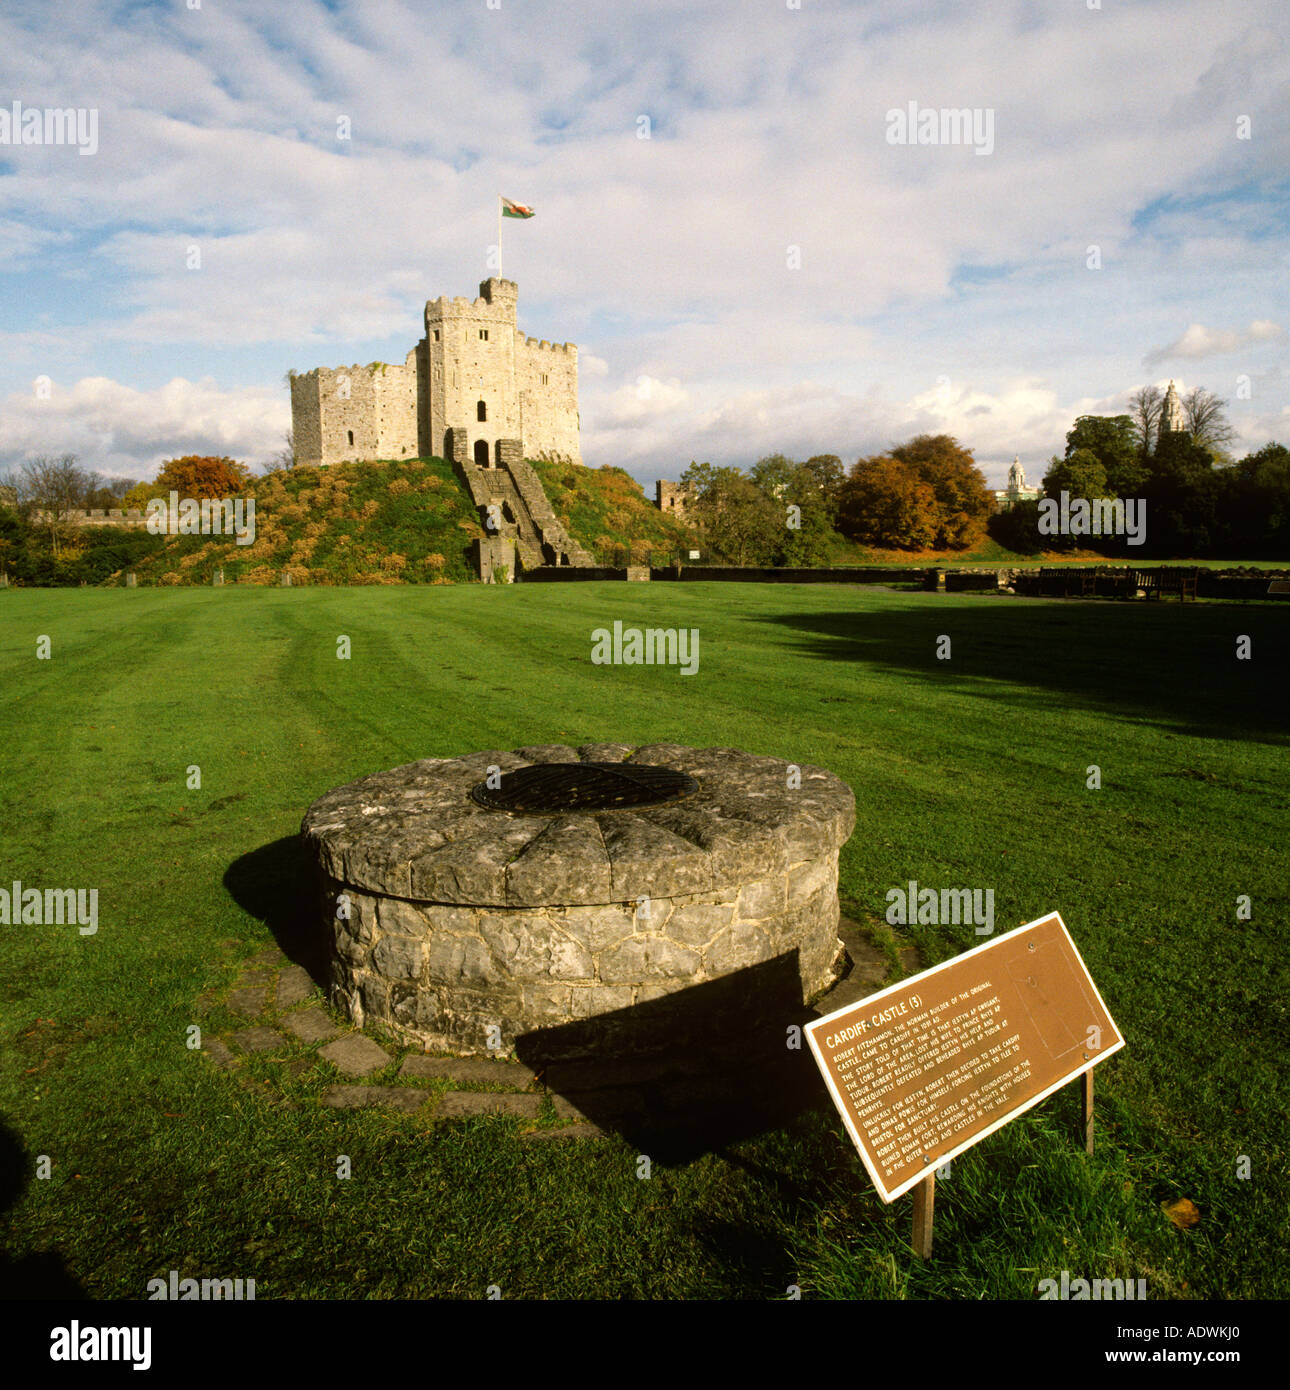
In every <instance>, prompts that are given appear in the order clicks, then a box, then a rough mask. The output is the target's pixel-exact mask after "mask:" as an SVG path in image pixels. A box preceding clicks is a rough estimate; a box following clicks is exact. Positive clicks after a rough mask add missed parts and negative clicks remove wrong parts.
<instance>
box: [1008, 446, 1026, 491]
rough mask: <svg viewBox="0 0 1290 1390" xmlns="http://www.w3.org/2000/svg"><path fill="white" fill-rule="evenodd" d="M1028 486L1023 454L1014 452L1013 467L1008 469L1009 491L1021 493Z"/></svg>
mask: <svg viewBox="0 0 1290 1390" xmlns="http://www.w3.org/2000/svg"><path fill="white" fill-rule="evenodd" d="M1025 486H1026V470H1025V469H1024V468H1023V467H1022V466H1021V455H1020V454H1013V456H1012V467H1011V468H1009V469H1008V491H1009V492H1010V493H1012V494H1014V495H1019V494H1020V493H1021V492H1022V491H1023V490H1024V489H1025Z"/></svg>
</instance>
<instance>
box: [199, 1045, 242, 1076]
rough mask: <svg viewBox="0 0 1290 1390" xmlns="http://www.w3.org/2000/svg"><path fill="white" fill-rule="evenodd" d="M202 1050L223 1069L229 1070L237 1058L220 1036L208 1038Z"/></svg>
mask: <svg viewBox="0 0 1290 1390" xmlns="http://www.w3.org/2000/svg"><path fill="white" fill-rule="evenodd" d="M202 1051H203V1052H204V1053H205V1054H206V1055H207V1056H208V1057H209V1058H210V1059H211V1061H212V1062H213V1063H214V1064H215V1066H217V1067H219V1069H220V1070H221V1071H227V1070H228V1068H229V1067H231V1066H232V1065H233V1063H234V1062H235V1061H236V1060H237V1059H236V1058H235V1057H234V1056H233V1054H232V1052H231V1051H230V1050H229V1048H228V1046H227V1044H225V1043H222V1042H221V1041H220V1040H219V1039H218V1038H208V1039H207V1040H206V1042H204V1043H203V1044H202Z"/></svg>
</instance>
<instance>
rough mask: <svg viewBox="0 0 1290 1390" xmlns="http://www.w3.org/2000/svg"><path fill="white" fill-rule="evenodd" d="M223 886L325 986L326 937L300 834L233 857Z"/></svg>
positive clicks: (292, 957)
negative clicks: (315, 900)
mask: <svg viewBox="0 0 1290 1390" xmlns="http://www.w3.org/2000/svg"><path fill="white" fill-rule="evenodd" d="M224 887H225V888H226V889H228V892H229V895H230V896H231V897H232V899H233V901H234V902H235V903H237V905H238V907H240V908H241V909H242V910H243V911H244V912H249V913H250V914H251V916H252V917H256V918H258V919H259V920H260V921H261V922H263V923H264V924H265V926H267V927H268V928H269V930H270V931H271V932H272V933H273V936H274V939H275V940H276V941H277V943H278V945H279V947H280V948H281V949H282V951H283V953H284V954H285V955H286V956H288V957H289V958H290V959H291V960H293V961H294V962H295V963H296V964H297V965H302V966H304V968H305V969H306V970H307V971H308V972H309V974H310V975H311V976H312V978H313V980H314V981H315V983H317V984H318V985H321V986H322V987H323V989H324V991H325V990H326V983H325V979H324V975H325V971H326V966H327V950H328V944H329V943H328V941H327V938H326V935H325V934H324V932H323V931H321V930H320V927H319V917H318V912H317V910H316V907H315V904H314V893H315V888H314V874H313V869H312V866H311V864H310V862H309V859H308V857H307V856H306V855H305V852H304V846H303V844H302V843H301V840H300V837H299V836H298V835H286V836H283V838H282V839H281V840H274V841H273V842H272V843H271V844H267V845H261V846H260V848H259V849H253V850H252V851H251V852H250V854H244V855H243V856H242V857H241V858H240V859H235V860H234V861H233V863H232V864H230V865H229V867H228V870H227V872H226V873H225V874H224Z"/></svg>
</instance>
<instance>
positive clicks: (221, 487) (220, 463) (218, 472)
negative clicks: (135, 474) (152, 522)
mask: <svg viewBox="0 0 1290 1390" xmlns="http://www.w3.org/2000/svg"><path fill="white" fill-rule="evenodd" d="M250 477H251V471H250V469H248V468H247V467H246V465H245V464H241V463H235V462H234V461H233V460H232V459H231V458H224V457H220V458H214V457H211V456H208V455H199V454H185V455H184V456H183V458H177V459H167V460H166V461H165V463H163V464H162V467H161V472H160V473H158V474H157V481H156V483H155V484H154V485H153V486H154V487H155V488H157V489H159V492H158V493H157V494H156V495H157V496H165V495H167V494H168V493H170V492H172V491H173V492H177V493H178V494H179V495H180V496H181V497H195V498H202V497H231V496H233V495H234V494H236V493H239V492H241V491H242V490H243V489H244V488H245V487H246V485H247V482H248V481H249V480H250Z"/></svg>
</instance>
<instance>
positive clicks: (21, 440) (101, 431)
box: [0, 377, 291, 479]
mask: <svg viewBox="0 0 1290 1390" xmlns="http://www.w3.org/2000/svg"><path fill="white" fill-rule="evenodd" d="M290 424H291V409H290V406H289V404H288V403H287V401H286V400H285V398H284V395H283V392H282V390H281V388H280V387H278V388H275V389H272V390H270V389H268V388H265V387H244V388H241V389H237V390H222V389H221V388H219V387H218V386H216V385H215V383H214V382H213V381H210V380H209V379H207V380H203V381H196V382H193V381H185V380H184V379H183V378H182V377H176V378H175V379H174V380H173V381H170V382H167V383H166V385H164V386H161V387H158V388H157V389H156V390H152V391H138V390H135V389H134V388H133V387H131V386H126V385H123V384H122V383H121V382H117V381H111V380H108V379H107V378H106V377H85V378H82V379H81V380H80V381H77V382H75V383H74V384H72V385H71V386H67V387H63V386H60V385H59V383H57V382H55V383H53V387H52V390H51V391H50V393H49V398H48V399H47V400H44V399H41V398H39V397H38V396H37V394H36V392H35V391H34V390H32V391H31V392H29V393H27V394H24V395H18V394H16V393H15V394H13V395H11V396H9V397H8V398H7V399H6V400H5V402H4V405H3V410H2V411H0V464H2V465H3V466H4V467H5V468H8V467H11V466H13V465H16V464H19V463H21V462H23V461H24V460H26V459H28V458H30V457H31V456H32V455H35V454H63V453H71V454H75V455H76V456H77V459H78V462H79V463H80V465H81V467H82V468H88V469H93V470H95V471H97V472H101V473H106V474H108V475H110V476H116V477H140V476H142V477H146V478H149V479H150V478H152V477H153V476H154V475H155V473H156V471H157V469H158V468H159V467H160V466H161V463H162V462H163V461H164V460H165V459H168V458H176V457H180V456H182V455H184V454H216V455H229V456H230V457H232V458H235V459H237V460H238V461H239V462H242V463H248V464H251V465H253V466H254V465H258V464H260V463H263V462H266V461H267V460H268V459H269V458H270V457H272V455H274V454H276V453H277V452H278V451H279V450H280V449H281V448H282V440H283V435H284V433H285V432H286V430H287V429H288V428H289V427H290Z"/></svg>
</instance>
